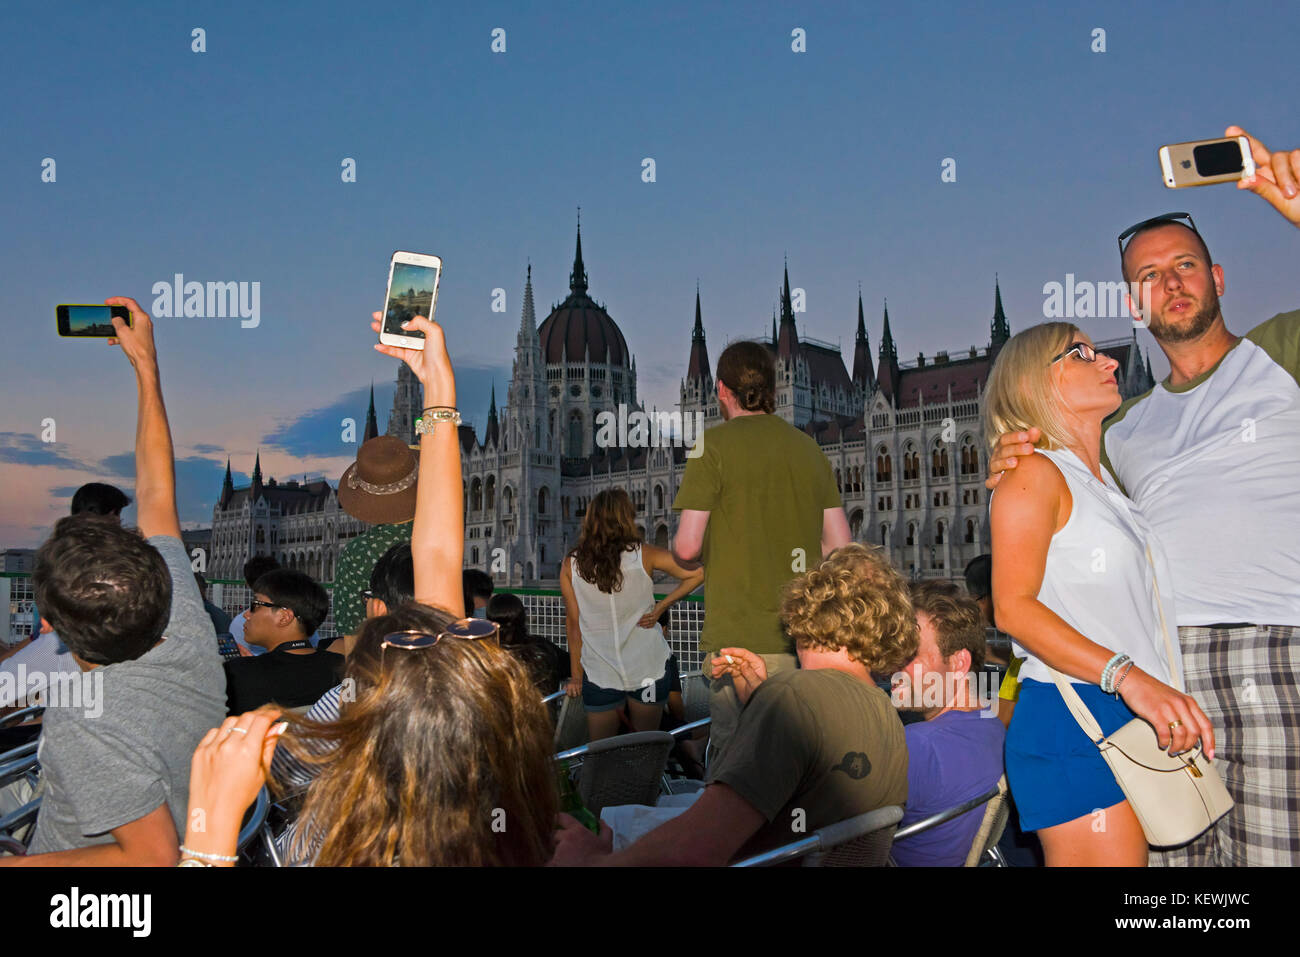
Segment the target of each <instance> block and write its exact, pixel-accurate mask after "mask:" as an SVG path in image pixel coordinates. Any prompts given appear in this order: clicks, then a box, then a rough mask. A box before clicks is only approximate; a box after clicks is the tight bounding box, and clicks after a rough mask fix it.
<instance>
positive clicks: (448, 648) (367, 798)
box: [182, 313, 559, 866]
mask: <svg viewBox="0 0 1300 957" xmlns="http://www.w3.org/2000/svg"><path fill="white" fill-rule="evenodd" d="M374 320H375V321H374V322H373V323H372V326H371V328H372V329H373V330H374V331H376V332H378V331H379V315H378V313H376V314H375V317H374ZM405 326H406V328H411V329H417V330H419V331H420V332H422V333H423V334H424V336H425V348H424V350H422V351H417V350H408V349H397V348H394V347H390V346H380V347H377V348H378V349H379V351H381V352H384V353H385V354H387V355H391V356H393V357H395V358H399V359H401V360H403V361H404V362H406V363H407V365H408V366H410V368H411V371H412V372H414V373H415V375H416V377H417V378H418V379H419V380H420V383H421V385H422V387H423V391H424V397H425V401H426V402H429V403H430V406H431V409H437V410H441V411H444V412H445V411H448V410H450V411H452V412H454V408H455V404H456V401H455V396H456V390H455V378H454V375H453V373H452V369H451V361H450V359H449V358H448V356H447V347H446V342H445V340H444V338H443V334H442V329H441V327H439V326H438V325H437V324H436V323H433V322H430V321H429V320H428V319H425V318H422V317H416V318H415V319H413V320H411V321H410V322H408V323H406V324H405ZM431 409H426V410H425V411H426V413H427V412H429V411H431ZM419 431H420V433H421V446H420V451H421V455H420V462H419V480H418V493H417V502H416V511H415V523H414V526H413V528H412V534H411V555H412V562H413V569H414V575H415V595H416V599H417V601H418V602H419V604H413V605H407V606H402V607H400V608H398V609H395V610H394V611H393V612H392V613H390V614H388V615H383V616H379V617H376V618H372V619H370V620H369V621H367V622H366V624H365V625H364V626H363V628H362V630H361V633H360V634H359V636H358V639H357V642H356V647H355V648H354V650H353V655H352V657H351V659H350V660H349V664H348V672H347V677H348V678H350V679H352V680H351V683H350V684H349V683H347V682H346V681H345V689H344V690H345V692H348V693H350V694H353V695H355V699H356V700H355V701H349V702H348V703H347V705H346V706H345V707H343V708H342V712H341V716H340V719H339V720H338V721H337V722H330V723H328V724H315V723H309V722H306V721H297V722H295V731H294V734H293V735H292V736H291V737H290V738H289V739H286V744H287V746H288V747H289V748H290V750H292V751H294V752H295V756H296V757H298V758H299V759H300V760H302V761H304V762H309V763H318V764H321V765H323V766H324V769H323V770H322V772H321V774H320V776H319V777H318V778H317V779H316V780H315V782H314V783H313V784H312V785H311V788H310V790H309V791H308V794H307V798H306V802H305V804H304V807H303V810H302V812H301V815H300V818H299V821H300V827H299V828H298V833H297V835H296V836H295V838H294V840H293V841H292V842H291V847H290V851H291V859H294V860H298V861H304V862H312V863H316V864H333V865H367V864H373V865H391V864H400V865H404V866H405V865H430V864H435V865H473V864H541V863H543V862H544V861H545V860H546V858H547V856H548V855H549V851H550V845H551V832H552V827H553V825H554V818H555V812H556V806H557V804H558V799H559V795H558V792H557V789H556V787H555V778H554V775H553V769H552V765H551V732H550V724H549V719H548V717H547V715H546V711H545V708H544V706H543V705H542V703H541V700H540V697H539V695H538V694H537V692H536V690H535V689H534V687H533V685H532V682H531V681H530V680H529V678H528V675H527V673H526V672H525V671H524V669H523V667H522V666H521V665H519V664H518V663H517V662H515V661H514V660H513V659H512V658H511V657H510V655H509V654H508V653H507V652H505V651H503V650H502V649H501V648H500V647H499V646H498V645H497V643H496V642H495V640H493V638H492V636H490V635H489V636H488V637H486V638H482V639H479V640H475V639H476V638H477V637H478V636H477V634H476V632H475V626H481V625H483V624H485V623H483V622H478V621H474V620H464V619H460V616H459V614H452V613H451V612H448V611H446V610H445V609H448V608H459V606H460V604H461V602H462V600H463V599H462V597H461V564H462V561H463V555H464V520H463V514H464V513H463V509H462V501H461V496H462V486H461V474H460V471H461V470H460V454H459V444H458V438H457V435H458V433H457V430H456V426H455V421H454V416H447V415H441V416H438V415H435V416H431V417H430V419H429V421H427V422H425V423H424V425H423V426H422V427H421V428H420V429H419ZM273 722H275V713H274V711H272V710H269V709H268V710H259V711H255V712H248V713H246V714H242V715H239V716H237V717H230V718H228V719H226V721H225V723H224V724H222V726H221V727H220V728H214V729H213V730H211V731H209V732H208V734H207V735H206V736H205V737H204V738H203V740H202V741H201V742H200V743H199V746H198V748H197V749H196V750H195V752H194V759H193V761H192V764H191V772H190V811H191V813H190V817H189V820H190V822H191V826H190V828H189V829H188V830H187V833H186V835H185V843H184V845H183V846H182V857H183V860H182V864H188V865H191V866H194V865H202V864H208V865H214V864H233V863H234V862H235V860H236V855H235V842H236V837H237V833H238V829H239V824H240V820H241V818H242V816H243V814H244V811H245V810H246V808H247V807H248V805H249V804H250V803H252V800H253V798H254V797H255V796H256V794H257V792H258V790H259V789H260V788H261V787H262V784H263V782H264V781H265V780H266V774H267V770H268V767H269V764H270V761H271V757H272V755H273V753H274V750H275V747H276V744H277V742H278V741H279V740H280V735H281V734H282V733H283V732H284V731H285V729H286V728H287V727H288V723H287V722H280V723H273ZM313 745H314V746H313ZM322 745H324V746H323V747H322ZM331 745H332V746H331Z"/></svg>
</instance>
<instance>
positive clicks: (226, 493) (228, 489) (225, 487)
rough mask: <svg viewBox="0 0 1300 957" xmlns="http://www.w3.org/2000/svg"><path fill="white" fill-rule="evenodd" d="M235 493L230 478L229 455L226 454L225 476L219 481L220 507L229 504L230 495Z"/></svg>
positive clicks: (233, 484)
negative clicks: (223, 479)
mask: <svg viewBox="0 0 1300 957" xmlns="http://www.w3.org/2000/svg"><path fill="white" fill-rule="evenodd" d="M234 494H235V483H234V482H233V481H231V478H230V456H229V455H227V456H226V478H225V481H223V482H222V483H221V503H220V504H221V507H222V508H223V509H224V508H225V507H226V506H227V505H229V504H230V497H231V496H232V495H234Z"/></svg>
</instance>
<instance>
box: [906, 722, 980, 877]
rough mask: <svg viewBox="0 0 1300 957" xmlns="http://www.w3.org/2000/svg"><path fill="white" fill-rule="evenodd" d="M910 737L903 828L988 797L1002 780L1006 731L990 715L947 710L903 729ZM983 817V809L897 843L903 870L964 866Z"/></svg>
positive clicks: (968, 812) (908, 737)
mask: <svg viewBox="0 0 1300 957" xmlns="http://www.w3.org/2000/svg"><path fill="white" fill-rule="evenodd" d="M903 730H904V732H905V733H906V735H907V758H908V763H907V805H906V806H905V808H904V809H903V820H902V822H901V823H900V824H899V827H900V828H903V827H906V826H907V825H908V824H911V823H913V822H914V821H919V820H921V818H925V817H929V816H930V815H932V814H938V813H939V812H940V811H946V810H948V809H949V808H951V807H956V806H957V805H958V804H961V803H962V802H963V801H969V800H971V799H972V798H977V797H979V796H980V795H982V794H987V793H988V792H989V791H991V790H992V789H993V788H994V786H995V785H996V784H997V783H998V779H999V778H1000V777H1002V745H1003V742H1004V741H1005V739H1006V729H1005V728H1004V727H1003V726H1002V722H1001V721H999V720H998V719H997V718H996V717H992V718H991V717H989V715H988V712H987V711H948V712H946V713H944V714H941V715H939V717H937V718H935V719H934V720H932V721H918V722H917V723H916V724H909V725H908V726H907V727H906V728H904V729H903ZM983 819H984V807H983V806H981V807H977V808H975V809H974V810H972V811H967V812H966V813H965V814H963V815H962V816H961V817H959V818H956V819H955V820H952V821H949V822H948V823H946V824H940V825H939V826H938V827H936V828H931V829H930V830H928V831H923V832H921V833H920V834H916V835H913V836H912V837H909V838H906V839H904V840H902V841H899V842H898V843H896V844H895V845H894V847H893V851H892V854H893V858H894V861H895V863H897V864H898V866H899V867H961V866H962V865H963V864H964V863H966V855H967V854H968V853H969V852H970V846H971V842H972V841H974V840H975V834H976V832H978V831H979V829H980V822H981V821H983Z"/></svg>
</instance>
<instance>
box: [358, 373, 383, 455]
mask: <svg viewBox="0 0 1300 957" xmlns="http://www.w3.org/2000/svg"><path fill="white" fill-rule="evenodd" d="M378 434H379V421H378V420H377V419H376V418H375V384H374V383H373V382H372V383H370V408H369V409H367V410H366V431H365V432H364V434H363V435H362V436H361V441H362V442H369V441H370V440H371V439H373V438H374V437H375V436H377V435H378Z"/></svg>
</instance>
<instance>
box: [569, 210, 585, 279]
mask: <svg viewBox="0 0 1300 957" xmlns="http://www.w3.org/2000/svg"><path fill="white" fill-rule="evenodd" d="M569 291H570V292H573V293H583V294H584V295H585V294H586V292H587V270H586V268H585V267H584V266H583V264H582V207H581V206H579V207H578V243H577V246H576V248H575V250H574V253H573V272H571V273H569Z"/></svg>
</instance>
